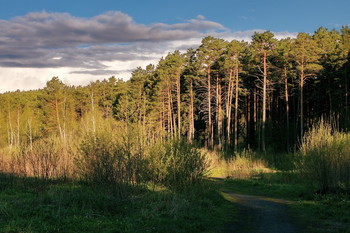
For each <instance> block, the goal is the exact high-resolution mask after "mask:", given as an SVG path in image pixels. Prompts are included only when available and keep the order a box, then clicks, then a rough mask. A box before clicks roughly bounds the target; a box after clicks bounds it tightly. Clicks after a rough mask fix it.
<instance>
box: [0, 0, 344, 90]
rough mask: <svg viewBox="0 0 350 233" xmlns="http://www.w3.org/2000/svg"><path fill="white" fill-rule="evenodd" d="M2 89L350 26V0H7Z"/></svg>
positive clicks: (122, 71) (79, 80)
mask: <svg viewBox="0 0 350 233" xmlns="http://www.w3.org/2000/svg"><path fill="white" fill-rule="evenodd" d="M0 3H1V6H2V7H1V8H0V92H6V91H15V90H17V89H19V90H30V89H38V88H42V87H44V86H45V85H46V82H47V81H48V80H50V79H51V78H52V77H54V76H58V77H59V78H60V79H61V80H62V81H63V82H64V83H66V84H67V85H86V84H88V83H89V82H91V81H95V80H97V79H100V80H101V79H105V78H109V77H111V76H115V77H117V78H122V79H124V80H127V79H129V78H130V74H131V72H132V70H134V69H135V68H137V67H138V66H141V67H143V68H144V67H145V66H146V65H148V64H150V63H152V64H156V63H157V62H158V60H159V59H160V58H161V57H162V56H166V54H167V53H168V52H172V51H174V50H177V49H178V50H180V51H186V50H187V49H189V48H197V47H198V45H199V44H200V42H201V39H202V38H203V37H205V36H208V35H211V36H214V37H218V38H223V39H225V40H232V39H237V40H249V39H250V38H251V36H252V34H253V33H254V32H255V31H257V32H263V31H265V30H270V31H272V32H273V33H274V34H275V36H276V38H284V37H295V36H296V35H297V33H298V32H307V33H313V32H314V31H315V30H316V29H317V28H319V27H321V26H323V27H326V28H328V29H340V28H341V26H346V25H350V14H349V12H350V1H349V0H332V1H325V0H293V1H292V0H245V1H242V0H239V1H238V0H215V1H213V0H186V1H185V0H177V1H173V0H172V1H168V0H147V1H145V0H138V1H136V0H84V1H82V0H69V1H68V0H60V1H51V0H0Z"/></svg>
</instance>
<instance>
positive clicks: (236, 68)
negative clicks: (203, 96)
mask: <svg viewBox="0 0 350 233" xmlns="http://www.w3.org/2000/svg"><path fill="white" fill-rule="evenodd" d="M235 79H236V84H235V87H236V89H235V143H234V144H235V152H237V149H238V88H239V76H238V63H236V66H235Z"/></svg>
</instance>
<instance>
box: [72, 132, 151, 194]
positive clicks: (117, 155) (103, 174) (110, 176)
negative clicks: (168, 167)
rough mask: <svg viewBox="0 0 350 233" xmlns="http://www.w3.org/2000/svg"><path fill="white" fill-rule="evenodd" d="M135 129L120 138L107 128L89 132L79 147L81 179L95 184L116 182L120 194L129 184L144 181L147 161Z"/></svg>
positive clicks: (125, 190) (125, 192)
mask: <svg viewBox="0 0 350 233" xmlns="http://www.w3.org/2000/svg"><path fill="white" fill-rule="evenodd" d="M134 136H135V134H134V132H133V131H128V132H121V133H120V134H119V135H118V137H115V136H114V134H112V133H111V132H108V131H104V132H98V133H96V134H88V135H86V136H85V138H84V140H83V142H82V144H81V146H80V149H81V153H80V156H79V158H78V159H77V162H78V169H79V171H80V174H81V177H82V179H84V180H85V181H87V182H90V183H94V184H106V185H113V186H116V187H117V188H118V192H119V194H120V195H121V196H123V195H126V194H127V193H128V187H129V186H131V185H139V184H141V183H142V182H143V177H144V173H145V160H144V158H143V151H142V148H141V147H140V145H139V143H138V139H137V137H136V136H135V137H134Z"/></svg>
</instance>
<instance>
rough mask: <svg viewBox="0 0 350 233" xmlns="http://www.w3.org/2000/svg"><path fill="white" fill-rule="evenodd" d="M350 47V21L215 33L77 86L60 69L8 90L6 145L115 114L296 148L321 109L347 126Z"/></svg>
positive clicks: (228, 145) (168, 129)
mask: <svg viewBox="0 0 350 233" xmlns="http://www.w3.org/2000/svg"><path fill="white" fill-rule="evenodd" d="M349 51H350V29H349V28H348V27H343V28H342V29H341V30H340V31H337V30H331V31H330V30H328V29H325V28H319V29H318V30H317V31H315V33H314V34H312V35H310V34H307V33H299V34H298V36H297V37H296V38H286V39H280V40H278V39H276V38H274V34H273V33H271V32H269V31H266V32H263V33H255V34H254V35H253V36H252V40H251V42H244V41H236V40H233V41H231V42H228V41H225V40H223V39H218V38H214V37H211V36H208V37H206V38H204V39H203V40H202V43H201V45H200V46H199V47H198V48H197V49H189V50H188V51H187V52H185V53H181V52H179V51H175V52H173V53H169V54H168V55H167V56H166V57H164V58H162V59H161V60H160V61H159V63H158V64H157V65H148V66H147V67H146V68H145V69H142V68H140V67H138V68H137V69H135V70H134V71H133V72H132V77H131V79H130V80H128V81H122V80H117V79H115V78H114V77H111V78H109V79H108V80H103V81H96V82H92V83H90V85H88V86H84V87H82V86H78V87H75V86H69V85H65V84H64V83H62V82H61V81H60V80H59V79H58V78H57V77H54V78H53V79H52V80H50V81H49V82H47V85H46V87H45V88H43V89H40V90H35V91H26V92H20V91H17V92H10V93H4V94H1V95H0V107H1V109H2V110H1V113H0V122H1V127H0V146H1V148H5V147H6V148H10V149H11V148H21V147H23V145H25V146H26V147H28V148H32V147H33V145H34V143H35V141H36V140H39V139H43V138H48V137H50V136H52V135H54V136H57V137H58V138H59V139H60V140H61V142H63V143H68V142H72V141H74V140H75V139H76V138H81V137H82V135H85V134H89V133H91V134H92V133H95V132H96V131H98V130H99V127H100V128H101V127H102V126H101V125H104V126H103V127H106V124H107V123H106V122H109V123H108V124H107V125H109V127H112V128H113V127H115V126H113V125H118V124H119V125H123V128H125V127H128V125H132V126H133V127H135V126H137V127H138V128H139V129H141V130H140V132H142V134H144V136H145V138H148V140H152V141H156V140H163V139H166V138H186V139H187V140H188V141H189V142H192V141H194V140H195V141H197V142H200V143H202V144H203V145H205V146H206V147H208V148H219V149H233V150H236V151H237V150H239V149H240V148H247V147H249V148H253V149H258V150H262V151H266V150H267V149H273V150H280V151H290V150H294V149H296V148H297V147H298V146H299V144H300V141H301V140H300V139H301V138H302V137H303V135H304V132H305V131H307V130H308V129H309V128H310V127H311V126H312V125H313V123H314V122H315V121H317V119H319V118H320V117H323V118H328V119H332V120H333V121H334V122H336V124H337V127H338V129H339V130H342V131H347V130H348V129H349V99H348V98H349V97H348V96H349V83H348V79H349V75H350V63H349V59H350V57H349ZM103 122H104V123H103ZM111 122H112V123H111Z"/></svg>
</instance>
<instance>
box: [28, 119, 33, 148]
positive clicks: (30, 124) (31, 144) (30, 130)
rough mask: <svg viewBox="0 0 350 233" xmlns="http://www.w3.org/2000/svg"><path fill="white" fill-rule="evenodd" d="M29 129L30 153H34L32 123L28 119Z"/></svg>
mask: <svg viewBox="0 0 350 233" xmlns="http://www.w3.org/2000/svg"><path fill="white" fill-rule="evenodd" d="M27 123H28V128H29V135H28V137H29V146H30V147H29V148H30V151H33V131H32V121H31V119H28V122H27Z"/></svg>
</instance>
